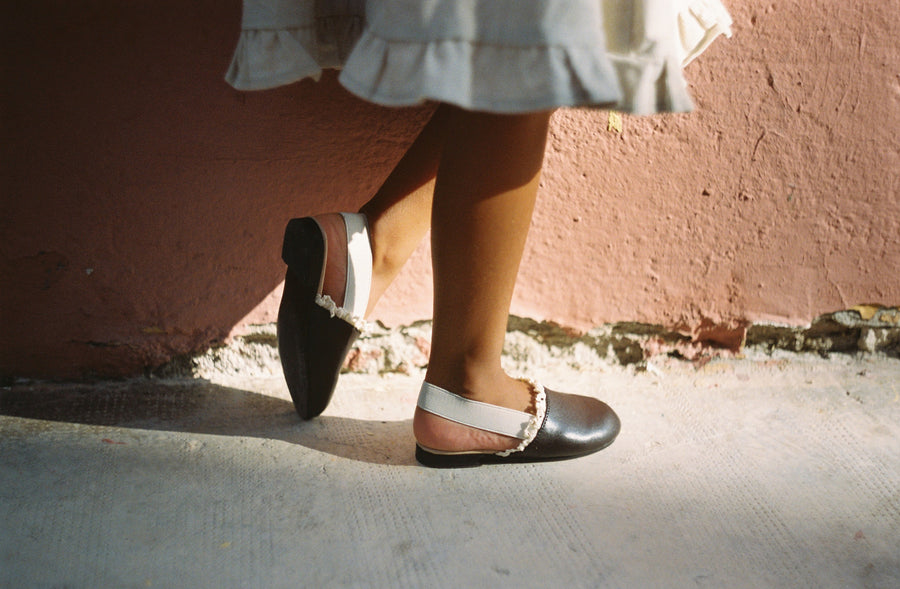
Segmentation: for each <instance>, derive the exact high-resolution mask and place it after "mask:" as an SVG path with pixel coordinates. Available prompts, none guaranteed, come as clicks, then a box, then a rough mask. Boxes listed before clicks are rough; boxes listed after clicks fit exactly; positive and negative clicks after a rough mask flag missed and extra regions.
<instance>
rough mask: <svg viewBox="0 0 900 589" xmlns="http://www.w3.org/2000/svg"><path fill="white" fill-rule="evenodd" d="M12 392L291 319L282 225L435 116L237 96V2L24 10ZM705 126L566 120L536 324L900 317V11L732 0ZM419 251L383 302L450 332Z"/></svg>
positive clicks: (670, 120) (690, 118) (7, 263)
mask: <svg viewBox="0 0 900 589" xmlns="http://www.w3.org/2000/svg"><path fill="white" fill-rule="evenodd" d="M7 4H8V5H9V6H7V7H6V10H5V14H6V17H5V18H4V19H3V24H2V25H0V26H2V27H3V39H2V43H3V44H4V47H3V52H2V55H3V57H2V59H3V64H2V72H3V77H4V95H3V99H2V100H3V107H2V112H0V116H2V117H3V123H2V128H3V135H4V141H3V143H2V146H0V149H2V150H3V165H4V167H3V170H2V174H3V176H2V177H3V184H2V192H3V194H2V211H0V213H2V214H0V235H2V241H0V272H2V290H0V312H2V333H0V371H2V372H4V373H14V374H35V375H64V376H77V375H84V374H91V373H101V374H127V373H133V372H136V371H139V370H140V369H141V368H142V367H144V366H149V365H155V364H159V363H162V362H164V361H166V360H167V359H169V358H171V357H172V356H173V355H175V354H179V353H185V352H188V351H192V350H198V349H202V348H203V347H204V346H207V345H209V344H210V343H213V342H216V341H219V340H222V339H223V338H225V337H227V336H228V334H229V333H232V332H233V331H234V330H238V331H239V330H241V329H242V327H243V326H244V325H246V324H248V323H253V322H266V321H272V320H273V319H274V313H275V310H276V308H277V302H278V288H279V283H280V281H281V276H282V272H283V267H282V265H281V263H280V261H279V259H278V251H279V245H280V238H281V232H282V228H283V226H284V224H285V222H286V221H287V219H289V218H291V217H294V216H301V215H306V214H314V213H318V212H324V211H328V210H334V209H353V208H356V207H357V206H359V204H361V203H362V202H364V201H365V200H366V198H367V197H368V196H369V195H370V194H371V193H372V192H373V191H374V190H375V188H376V187H377V186H378V185H379V183H380V182H381V181H382V180H383V178H384V177H385V176H386V175H387V174H388V172H389V170H390V168H391V166H392V165H393V164H394V163H395V162H396V161H397V159H399V157H400V155H401V154H402V152H403V150H404V149H405V147H406V146H407V145H408V144H409V142H410V141H411V140H412V138H413V137H414V136H415V134H416V132H417V131H418V129H419V128H421V126H422V124H423V123H424V121H425V120H426V119H427V117H428V114H429V111H428V109H427V108H423V109H412V110H390V109H383V108H378V107H375V106H372V105H367V104H363V103H360V102H359V101H357V100H355V99H353V98H351V97H350V96H348V95H347V94H346V93H345V92H344V91H343V90H341V88H340V87H339V85H338V84H337V83H336V82H335V80H334V77H333V76H330V75H326V76H325V77H324V78H323V81H322V82H320V83H318V84H316V83H312V82H309V81H307V82H303V83H301V84H295V85H293V86H290V87H287V88H281V89H278V90H274V91H267V92H260V93H238V92H236V91H233V90H232V89H230V88H229V87H228V86H227V85H225V83H224V82H223V81H222V75H223V73H224V71H225V69H226V67H227V65H228V62H229V60H230V52H231V50H232V48H233V44H234V41H235V39H236V36H237V33H238V29H239V21H240V5H239V3H238V2H234V1H232V2H228V3H224V4H223V3H218V2H210V1H208V0H204V1H202V2H195V3H187V4H186V3H184V2H178V3H176V2H172V1H163V2H156V3H153V4H152V8H151V6H150V5H149V4H147V5H144V4H142V3H140V4H138V5H137V6H135V5H132V4H126V3H121V2H111V1H108V0H107V1H99V0H98V1H93V2H62V1H49V0H42V1H39V2H33V3H11V2H10V3H7ZM728 5H729V8H730V9H731V11H732V15H733V16H734V18H735V26H734V30H735V37H734V38H733V39H731V40H728V41H718V42H716V44H714V45H713V47H712V48H711V49H710V50H708V52H707V53H705V54H704V55H703V56H701V58H700V59H699V60H698V61H697V62H695V63H694V64H692V65H691V66H689V67H688V69H687V75H688V78H689V80H690V81H691V83H692V91H693V94H694V97H695V101H696V103H697V107H698V108H697V111H696V112H695V113H693V114H690V115H667V116H657V117H652V118H646V119H638V118H632V117H624V119H623V122H622V130H621V132H617V131H614V130H609V125H608V113H606V112H602V111H593V112H591V111H583V110H566V111H560V112H559V113H557V114H556V115H555V118H554V125H553V129H552V136H551V139H550V143H549V145H548V152H547V166H546V168H545V174H544V179H543V183H542V193H541V197H540V201H539V205H538V210H537V212H536V215H535V219H534V224H533V228H532V234H531V236H530V238H529V243H528V249H527V251H526V255H525V259H524V260H523V265H522V271H521V275H520V281H519V285H518V287H517V292H516V297H515V301H514V306H513V312H514V313H517V314H520V315H526V316H530V317H535V318H540V319H544V318H546V319H550V320H554V321H557V322H559V323H561V324H563V325H567V326H571V327H574V328H578V329H584V328H588V327H591V326H594V325H598V324H601V323H605V322H613V321H640V322H646V323H654V324H662V325H666V326H669V327H676V328H678V329H682V330H685V331H689V332H692V333H695V334H696V335H697V336H698V337H700V338H704V337H709V338H712V339H716V338H717V337H719V335H717V334H719V333H720V332H725V333H727V332H729V331H730V330H733V329H736V328H740V326H742V325H745V324H746V323H748V322H754V321H761V320H769V321H776V322H783V323H793V324H798V323H804V322H807V321H809V320H811V319H812V318H814V317H816V316H817V315H819V314H821V313H825V312H828V311H834V310H837V309H842V308H846V307H848V306H851V305H854V304H857V303H862V302H880V303H884V304H894V305H895V304H897V303H898V302H900V279H898V276H900V244H898V241H900V240H898V237H897V235H900V196H898V193H900V180H898V177H900V174H898V172H900V139H898V133H897V130H898V129H900V56H898V50H897V45H896V38H897V36H898V34H900V2H897V0H890V1H887V2H884V1H875V0H866V1H864V2H857V3H839V2H824V3H822V2H813V1H812V0H803V1H798V0H794V1H775V2H769V3H754V2H749V1H746V0H732V1H731V2H730V3H728ZM430 297H431V285H430V274H429V272H428V252H427V248H426V247H425V246H424V245H423V247H422V248H420V250H419V251H417V252H416V254H415V255H414V257H413V260H412V261H411V263H410V264H409V265H408V266H407V268H406V269H405V270H404V272H403V274H402V275H401V277H400V279H399V280H398V282H397V283H395V285H394V286H392V288H391V290H389V291H388V293H387V296H386V297H385V299H383V301H382V302H381V303H380V304H379V307H378V310H377V316H378V317H379V318H381V319H383V320H385V321H387V322H389V323H402V322H408V321H412V320H414V319H420V318H423V317H428V316H429V315H430V305H431V302H430Z"/></svg>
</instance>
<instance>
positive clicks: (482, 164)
mask: <svg viewBox="0 0 900 589" xmlns="http://www.w3.org/2000/svg"><path fill="white" fill-rule="evenodd" d="M450 116H451V118H452V120H451V123H450V125H451V127H450V128H451V129H452V132H451V133H450V134H448V137H447V141H446V143H445V146H444V151H443V157H442V159H441V165H440V169H439V171H438V176H437V181H436V185H435V193H434V205H433V212H432V227H431V228H432V261H433V266H434V281H435V285H434V291H435V300H434V330H433V335H432V352H431V361H430V364H429V366H428V372H427V375H426V378H425V380H426V381H427V382H429V383H431V384H434V385H437V386H439V387H442V388H445V389H447V390H449V391H452V392H454V393H457V394H460V395H464V396H466V397H469V398H471V399H475V400H478V401H484V402H487V403H491V404H494V405H501V406H505V407H511V408H514V409H518V410H521V411H527V410H529V409H531V407H530V405H531V402H532V398H531V391H530V388H529V386H528V385H526V384H525V383H522V382H520V381H517V380H514V379H512V378H510V377H509V376H507V375H506V373H505V372H504V371H503V369H502V368H501V365H500V357H501V354H502V351H503V341H504V336H505V334H506V325H507V320H508V314H509V306H510V302H511V300H512V294H513V288H514V286H515V281H516V275H517V273H518V268H519V262H520V260H521V257H522V252H523V250H524V246H525V238H526V236H527V233H528V228H529V226H530V223H531V214H532V211H533V209H534V202H535V196H536V193H537V188H538V182H539V178H540V170H541V164H542V161H543V155H544V147H545V143H546V138H547V128H548V124H549V119H550V113H549V112H547V113H533V114H525V115H496V114H488V113H473V112H468V111H463V110H459V109H454V110H453V111H452V113H451V115H450ZM413 429H414V432H415V435H416V439H417V440H418V441H419V442H420V443H421V444H423V445H425V446H428V447H430V448H433V449H437V450H493V449H496V450H502V449H506V448H512V447H515V446H516V444H517V442H518V441H517V440H513V439H512V438H507V437H504V436H499V435H496V434H492V433H488V432H484V431H481V430H474V429H472V428H468V427H465V426H462V425H459V424H456V423H454V422H450V421H447V420H445V419H443V418H440V417H438V416H436V415H433V414H430V413H427V412H425V411H422V410H421V409H418V408H417V410H416V414H415V419H414V421H413Z"/></svg>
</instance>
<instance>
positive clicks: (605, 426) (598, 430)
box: [523, 390, 621, 459]
mask: <svg viewBox="0 0 900 589" xmlns="http://www.w3.org/2000/svg"><path fill="white" fill-rule="evenodd" d="M620 429H621V422H620V420H619V416H618V415H616V413H615V411H613V410H612V408H611V407H610V406H609V405H607V404H606V403H604V402H602V401H600V400H598V399H594V398H593V397H584V396H580V395H569V394H566V393H558V392H555V391H550V390H548V391H547V415H546V417H545V418H544V423H543V425H542V426H541V429H540V431H538V434H537V436H535V439H534V440H533V441H532V442H531V444H529V445H528V447H527V448H525V450H524V451H523V454H528V455H532V456H534V457H542V458H547V459H554V458H568V457H575V456H583V455H585V454H590V453H592V452H596V451H598V450H602V449H603V448H606V447H607V446H609V445H610V444H612V442H613V440H615V439H616V436H617V435H618V434H619V430H620Z"/></svg>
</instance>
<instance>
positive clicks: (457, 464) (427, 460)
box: [416, 444, 485, 468]
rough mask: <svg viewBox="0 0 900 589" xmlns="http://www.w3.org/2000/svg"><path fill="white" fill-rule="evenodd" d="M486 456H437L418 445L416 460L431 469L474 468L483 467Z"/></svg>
mask: <svg viewBox="0 0 900 589" xmlns="http://www.w3.org/2000/svg"><path fill="white" fill-rule="evenodd" d="M484 457H485V455H484V454H435V453H433V452H429V451H428V450H426V449H425V448H423V447H422V446H419V445H418V444H416V460H417V461H418V462H419V464H421V465H422V466H427V467H429V468H472V467H474V466H481V464H482V462H483V459H484Z"/></svg>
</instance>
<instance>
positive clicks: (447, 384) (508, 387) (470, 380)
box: [425, 359, 531, 411]
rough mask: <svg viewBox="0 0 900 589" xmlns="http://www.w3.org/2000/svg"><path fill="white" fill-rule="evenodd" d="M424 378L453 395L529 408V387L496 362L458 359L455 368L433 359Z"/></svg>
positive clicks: (492, 403)
mask: <svg viewBox="0 0 900 589" xmlns="http://www.w3.org/2000/svg"><path fill="white" fill-rule="evenodd" d="M425 381H426V382H428V383H429V384H433V385H435V386H438V387H440V388H442V389H445V390H448V391H450V392H452V393H455V394H457V395H460V396H463V397H467V398H469V399H472V400H474V401H481V402H484V403H489V404H491V405H500V406H503V407H509V408H510V409H516V410H519V411H529V410H530V409H531V388H530V386H529V385H528V384H527V383H525V382H523V381H520V380H517V379H515V378H512V377H511V376H509V375H507V374H506V372H504V371H503V369H502V368H501V367H500V366H499V363H497V364H496V365H495V363H490V364H478V363H472V362H468V363H461V364H457V365H456V367H455V368H452V367H449V369H448V367H446V366H445V365H444V364H442V363H440V362H435V361H434V360H433V359H432V361H431V362H430V363H429V366H428V371H427V372H426V374H425Z"/></svg>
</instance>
